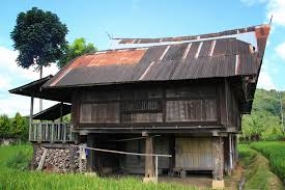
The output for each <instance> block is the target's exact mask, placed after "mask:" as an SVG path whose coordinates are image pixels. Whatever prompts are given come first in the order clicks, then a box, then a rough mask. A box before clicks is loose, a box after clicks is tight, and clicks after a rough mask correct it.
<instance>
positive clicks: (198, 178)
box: [159, 164, 244, 190]
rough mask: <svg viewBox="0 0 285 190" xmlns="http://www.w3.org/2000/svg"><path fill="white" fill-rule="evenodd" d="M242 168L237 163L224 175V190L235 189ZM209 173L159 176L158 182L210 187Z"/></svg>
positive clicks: (210, 177) (241, 174)
mask: <svg viewBox="0 0 285 190" xmlns="http://www.w3.org/2000/svg"><path fill="white" fill-rule="evenodd" d="M243 173H244V169H243V167H242V166H241V165H240V164H237V166H236V168H235V170H234V171H233V172H232V174H231V176H225V178H224V180H225V186H226V187H225V190H236V189H238V184H239V182H240V180H241V178H242V176H243ZM212 179H213V178H212V176H211V175H194V174H193V175H192V174H190V175H187V177H185V178H179V177H174V178H173V177H159V182H165V183H175V184H183V185H187V186H196V187H199V188H201V190H202V189H211V187H212Z"/></svg>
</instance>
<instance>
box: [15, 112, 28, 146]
mask: <svg viewBox="0 0 285 190" xmlns="http://www.w3.org/2000/svg"><path fill="white" fill-rule="evenodd" d="M28 126H29V124H28V119H27V118H26V117H22V116H21V115H20V113H16V115H15V117H14V118H13V119H11V135H12V136H13V137H15V138H18V139H21V140H24V141H26V140H28V136H29V128H28Z"/></svg>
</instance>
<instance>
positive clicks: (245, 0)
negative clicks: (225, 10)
mask: <svg viewBox="0 0 285 190" xmlns="http://www.w3.org/2000/svg"><path fill="white" fill-rule="evenodd" d="M266 1H267V0H241V2H242V3H243V4H245V5H247V6H252V5H255V4H259V3H264V2H266Z"/></svg>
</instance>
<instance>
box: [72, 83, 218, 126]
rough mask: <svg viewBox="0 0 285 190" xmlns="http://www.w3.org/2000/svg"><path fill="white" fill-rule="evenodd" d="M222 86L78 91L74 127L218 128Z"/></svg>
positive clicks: (74, 108)
mask: <svg viewBox="0 0 285 190" xmlns="http://www.w3.org/2000/svg"><path fill="white" fill-rule="evenodd" d="M219 89H220V87H219V85H217V86H214V85H207V84H204V85H203V84H202V85H200V84H199V85H198V84H192V85H187V86H177V87H173V86H172V87H167V86H166V87H160V88H154V87H149V88H147V87H144V88H138V87H137V88H130V89H119V90H118V89H117V90H110V89H108V90H106V89H105V90H92V89H91V88H90V89H88V90H82V91H78V93H77V94H76V95H75V97H74V98H73V106H72V114H73V115H72V117H73V124H74V126H75V127H77V128H78V127H83V128H84V127H86V126H89V127H90V126H93V127H94V128H98V127H105V126H113V127H120V128H121V127H127V126H130V125H131V126H134V127H136V126H144V127H145V126H151V127H157V126H158V127H159V126H164V127H165V126H170V127H173V126H175V127H176V126H177V127H179V126H197V127H198V126H203V125H211V126H215V125H219V124H220V123H221V121H220V118H221V112H220V107H221V106H219V105H220V98H221V97H220V93H221V92H220V90H219Z"/></svg>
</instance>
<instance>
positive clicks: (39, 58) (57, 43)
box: [11, 7, 68, 68]
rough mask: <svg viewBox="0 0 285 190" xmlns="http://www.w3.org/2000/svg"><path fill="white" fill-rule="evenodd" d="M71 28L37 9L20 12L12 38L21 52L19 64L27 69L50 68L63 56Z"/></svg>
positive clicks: (52, 14)
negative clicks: (37, 66) (32, 67)
mask: <svg viewBox="0 0 285 190" xmlns="http://www.w3.org/2000/svg"><path fill="white" fill-rule="evenodd" d="M67 32H68V29H67V27H66V25H65V24H63V23H61V21H60V19H59V18H58V17H57V15H56V14H54V13H52V12H50V11H46V12H45V11H43V10H41V9H38V8H36V7H33V8H32V9H31V10H28V11H27V12H21V13H19V15H18V17H17V20H16V25H15V27H14V30H13V31H12V32H11V38H12V39H13V41H14V48H15V49H16V50H19V55H18V57H17V62H18V64H19V66H21V67H23V68H29V67H30V66H31V65H34V64H35V61H34V60H36V64H38V65H40V66H48V65H49V64H50V63H52V62H55V61H57V60H58V59H59V58H60V57H61V55H62V54H63V47H64V46H65V45H66V40H65V36H66V34H67Z"/></svg>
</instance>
